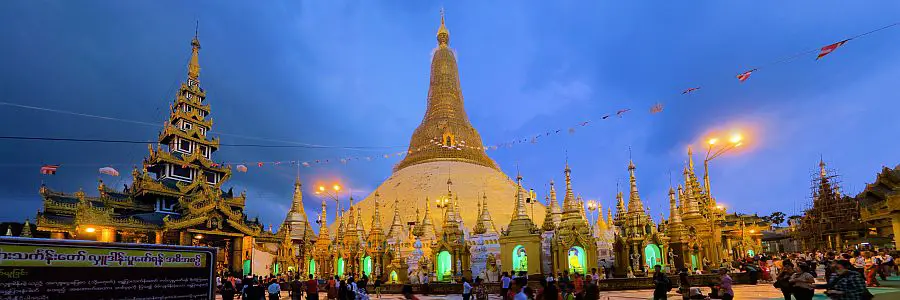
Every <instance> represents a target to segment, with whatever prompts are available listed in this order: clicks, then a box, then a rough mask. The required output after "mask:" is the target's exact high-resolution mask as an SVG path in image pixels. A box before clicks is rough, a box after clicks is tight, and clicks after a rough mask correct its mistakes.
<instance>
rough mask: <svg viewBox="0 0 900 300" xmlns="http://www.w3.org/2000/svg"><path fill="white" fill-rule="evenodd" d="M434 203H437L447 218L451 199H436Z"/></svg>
mask: <svg viewBox="0 0 900 300" xmlns="http://www.w3.org/2000/svg"><path fill="white" fill-rule="evenodd" d="M434 202H435V203H437V204H436V205H437V207H438V208H440V209H441V213H442V214H443V215H444V216H447V207H449V206H450V197H440V198H437V199H435V200H434ZM444 222H447V220H444Z"/></svg>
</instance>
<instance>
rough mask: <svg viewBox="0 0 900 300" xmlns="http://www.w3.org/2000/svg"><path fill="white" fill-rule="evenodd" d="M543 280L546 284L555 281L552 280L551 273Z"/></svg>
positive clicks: (554, 279)
mask: <svg viewBox="0 0 900 300" xmlns="http://www.w3.org/2000/svg"><path fill="white" fill-rule="evenodd" d="M545 279H546V280H547V282H548V283H550V282H554V281H556V278H553V273H550V274H547V277H545Z"/></svg>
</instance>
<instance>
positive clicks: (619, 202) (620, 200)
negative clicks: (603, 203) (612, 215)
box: [616, 191, 626, 220]
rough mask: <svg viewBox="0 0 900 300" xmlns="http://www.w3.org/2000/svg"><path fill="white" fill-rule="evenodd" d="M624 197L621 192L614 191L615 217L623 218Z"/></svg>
mask: <svg viewBox="0 0 900 300" xmlns="http://www.w3.org/2000/svg"><path fill="white" fill-rule="evenodd" d="M625 213H626V211H625V199H624V197H623V196H622V192H621V191H620V192H618V193H616V219H623V220H624V218H625Z"/></svg>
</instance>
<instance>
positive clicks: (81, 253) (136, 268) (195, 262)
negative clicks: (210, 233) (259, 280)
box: [0, 238, 215, 300]
mask: <svg viewBox="0 0 900 300" xmlns="http://www.w3.org/2000/svg"><path fill="white" fill-rule="evenodd" d="M214 260H215V248H204V247H182V246H165V245H151V244H121V243H99V242H90V241H72V240H46V239H30V238H0V300H5V299H214V297H215V294H214V288H215V284H214V277H213V271H214V269H213V268H214V266H215V261H214Z"/></svg>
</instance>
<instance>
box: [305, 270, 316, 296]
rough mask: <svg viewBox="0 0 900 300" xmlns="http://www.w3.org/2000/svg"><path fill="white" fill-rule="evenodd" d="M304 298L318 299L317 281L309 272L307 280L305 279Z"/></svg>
mask: <svg viewBox="0 0 900 300" xmlns="http://www.w3.org/2000/svg"><path fill="white" fill-rule="evenodd" d="M305 286H306V300H319V282H317V281H316V279H315V278H313V275H312V274H309V280H307V281H306V284H305Z"/></svg>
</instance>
